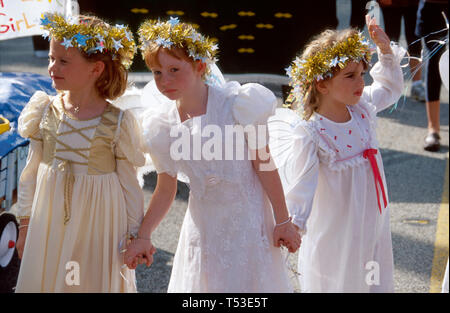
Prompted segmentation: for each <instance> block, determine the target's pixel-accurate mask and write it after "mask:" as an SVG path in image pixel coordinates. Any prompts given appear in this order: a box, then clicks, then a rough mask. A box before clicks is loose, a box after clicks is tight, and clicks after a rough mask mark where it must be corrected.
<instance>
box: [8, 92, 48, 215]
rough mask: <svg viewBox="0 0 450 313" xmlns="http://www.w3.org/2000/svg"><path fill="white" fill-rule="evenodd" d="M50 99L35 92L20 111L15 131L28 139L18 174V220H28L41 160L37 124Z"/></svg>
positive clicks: (40, 145)
mask: <svg viewBox="0 0 450 313" xmlns="http://www.w3.org/2000/svg"><path fill="white" fill-rule="evenodd" d="M49 102H50V97H49V96H48V95H47V94H46V93H45V92H42V91H38V92H36V93H35V94H34V95H33V96H32V97H31V98H30V100H29V102H28V104H27V105H26V106H25V108H24V109H23V110H22V112H21V113H20V116H19V120H18V126H17V129H18V131H19V134H20V135H21V136H22V137H24V138H30V144H29V146H28V157H27V163H26V165H25V167H24V169H23V170H22V173H21V174H20V179H19V188H18V194H17V208H16V214H17V216H18V218H19V219H21V218H29V217H30V216H31V208H32V205H33V199H34V193H35V189H36V176H37V171H38V168H39V164H40V163H41V160H42V139H41V134H40V131H39V124H40V123H41V120H42V117H43V115H44V111H45V108H46V106H47V105H48V104H49Z"/></svg>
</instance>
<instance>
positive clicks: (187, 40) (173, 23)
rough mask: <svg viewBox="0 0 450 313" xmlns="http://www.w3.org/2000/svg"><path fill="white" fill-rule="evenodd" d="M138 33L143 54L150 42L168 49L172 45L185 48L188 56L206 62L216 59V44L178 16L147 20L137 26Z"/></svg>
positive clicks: (213, 61) (211, 62)
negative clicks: (162, 20)
mask: <svg viewBox="0 0 450 313" xmlns="http://www.w3.org/2000/svg"><path fill="white" fill-rule="evenodd" d="M138 34H139V41H140V46H139V47H140V49H141V50H142V52H143V56H144V51H145V50H146V49H147V47H148V46H149V45H150V44H157V45H158V46H162V47H164V48H168V49H170V48H172V47H178V48H182V49H186V52H187V53H188V55H189V57H191V58H192V59H194V60H201V61H202V62H204V63H207V64H213V63H215V62H216V61H217V59H216V55H217V52H218V47H217V44H216V43H215V42H214V41H213V40H212V39H210V38H208V37H206V36H203V35H202V34H200V33H198V32H197V31H196V30H195V28H194V27H193V25H191V24H188V23H181V22H180V21H179V20H178V18H174V17H171V18H170V19H169V20H168V21H166V22H161V21H159V20H147V21H145V22H144V23H143V24H142V25H141V27H139V30H138Z"/></svg>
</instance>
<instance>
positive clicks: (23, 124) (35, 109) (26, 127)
mask: <svg viewBox="0 0 450 313" xmlns="http://www.w3.org/2000/svg"><path fill="white" fill-rule="evenodd" d="M49 103H50V97H49V96H48V95H47V94H46V93H45V92H43V91H37V92H35V93H34V95H33V96H32V97H31V98H30V100H29V101H28V104H27V105H26V106H25V108H24V109H23V110H22V112H21V113H20V116H19V119H18V123H17V130H18V131H19V134H20V136H22V137H24V138H30V137H34V136H37V138H40V134H39V124H40V123H41V120H42V117H43V114H44V110H45V108H46V106H47V105H48V104H49Z"/></svg>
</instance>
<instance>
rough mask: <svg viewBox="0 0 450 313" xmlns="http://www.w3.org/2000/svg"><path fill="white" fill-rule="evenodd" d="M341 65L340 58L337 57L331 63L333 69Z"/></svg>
mask: <svg viewBox="0 0 450 313" xmlns="http://www.w3.org/2000/svg"><path fill="white" fill-rule="evenodd" d="M338 64H339V58H338V57H335V58H334V59H333V60H331V62H330V66H331V67H335V66H337V65H338Z"/></svg>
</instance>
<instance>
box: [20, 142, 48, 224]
mask: <svg viewBox="0 0 450 313" xmlns="http://www.w3.org/2000/svg"><path fill="white" fill-rule="evenodd" d="M36 137H37V136H36ZM41 160H42V141H41V140H40V139H30V144H29V146H28V157H27V163H26V165H25V167H24V168H23V170H22V173H21V174H20V179H19V188H18V192H17V208H16V215H17V218H18V219H21V218H29V217H30V216H31V208H32V205H33V199H34V193H35V190H36V177H37V171H38V169H39V164H40V163H41Z"/></svg>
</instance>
